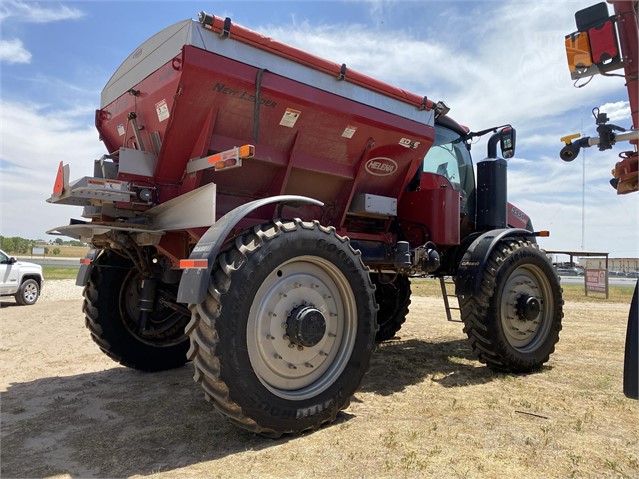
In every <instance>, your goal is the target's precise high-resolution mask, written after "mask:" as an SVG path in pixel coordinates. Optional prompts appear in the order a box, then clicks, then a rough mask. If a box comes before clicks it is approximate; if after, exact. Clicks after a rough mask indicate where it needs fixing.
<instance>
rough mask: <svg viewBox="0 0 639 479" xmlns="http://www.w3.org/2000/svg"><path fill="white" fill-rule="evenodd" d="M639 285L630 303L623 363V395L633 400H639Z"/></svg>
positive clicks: (636, 284) (636, 285) (636, 286)
mask: <svg viewBox="0 0 639 479" xmlns="http://www.w3.org/2000/svg"><path fill="white" fill-rule="evenodd" d="M638 290H639V283H635V292H634V294H633V295H632V302H631V303H630V312H629V313H628V326H627V328H626V351H625V354H624V362H623V365H624V367H623V393H624V394H625V395H626V396H627V397H629V398H632V399H639V297H638V295H639V292H638Z"/></svg>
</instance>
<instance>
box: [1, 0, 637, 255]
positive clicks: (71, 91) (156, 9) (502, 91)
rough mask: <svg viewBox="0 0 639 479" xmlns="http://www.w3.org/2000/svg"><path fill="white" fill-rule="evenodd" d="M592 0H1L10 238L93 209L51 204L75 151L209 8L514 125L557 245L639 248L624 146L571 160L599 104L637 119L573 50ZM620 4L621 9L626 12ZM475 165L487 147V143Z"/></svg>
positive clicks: (5, 202)
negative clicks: (104, 96) (130, 71)
mask: <svg viewBox="0 0 639 479" xmlns="http://www.w3.org/2000/svg"><path fill="white" fill-rule="evenodd" d="M594 3H596V1H595V0H586V1H576V0H575V1H562V2H557V1H531V0H511V1H507V0H504V1H476V2H471V1H460V2H455V1H446V2H444V1H420V2H410V1H394V0H376V1H347V2H338V1H323V2H314V1H289V2H270V1H261V2H256V1H254V2H249V1H233V2H231V1H217V2H187V1H180V2H178V1H160V2H156V1H137V2H130V1H108V2H106V1H80V2H77V1H75V2H74V1H62V2H50V1H41V2H32V1H19V0H3V1H2V3H0V82H1V83H0V175H1V176H0V178H1V183H0V234H2V235H4V236H22V237H26V238H33V239H35V238H46V239H53V238H52V237H50V236H47V235H46V234H45V231H46V230H47V229H50V228H53V227H55V226H59V225H63V224H67V223H68V219H69V218H70V217H76V218H78V217H80V213H81V209H80V208H76V207H62V206H57V205H49V204H47V203H45V199H46V198H48V197H49V196H50V192H51V189H52V185H53V180H54V177H55V174H56V171H57V165H58V163H59V161H60V160H64V162H65V163H69V164H70V165H71V177H72V179H75V178H78V177H80V176H84V175H90V174H91V173H92V164H93V160H94V159H95V158H98V157H99V156H101V155H102V154H103V153H105V150H104V147H103V146H102V144H101V143H100V142H99V140H98V134H97V132H96V130H95V128H94V126H93V119H94V111H95V109H96V108H98V106H99V97H100V92H101V90H102V88H103V87H104V85H105V84H106V82H107V81H108V80H109V78H110V76H111V74H112V73H113V72H114V71H115V70H116V68H117V67H118V66H119V65H120V63H121V62H122V61H124V59H125V58H126V57H127V56H128V55H129V54H130V53H131V52H133V51H134V50H135V49H136V48H137V46H139V45H140V44H141V43H142V42H144V40H146V39H147V38H148V37H150V36H151V35H153V34H154V33H156V32H158V31H159V30H161V29H163V28H164V27H166V26H168V25H170V24H172V23H175V22H177V21H180V20H183V19H185V18H196V16H197V13H198V12H199V11H201V10H207V11H208V12H209V13H212V14H214V15H217V16H222V17H225V16H229V17H231V18H232V20H233V21H234V22H236V23H239V24H242V25H244V26H246V27H249V28H251V29H253V30H256V31H259V32H261V33H264V34H267V35H270V36H272V37H274V38H276V39H278V40H280V41H283V42H285V43H289V44H292V45H294V46H297V47H299V48H302V49H305V50H308V51H311V52H313V53H315V54H318V55H320V56H323V57H325V58H327V59H329V60H332V61H335V62H338V63H346V64H347V65H348V66H349V68H353V69H356V70H358V71H360V72H362V73H366V74H369V75H370V76H373V77H377V78H380V79H382V80H384V81H386V82H388V83H391V84H394V85H397V86H400V87H402V88H405V89H408V90H411V91H413V92H415V93H417V94H420V95H427V96H428V97H429V98H435V99H441V100H445V101H446V103H447V104H448V105H449V106H451V113H450V114H451V116H452V117H453V118H455V119H456V120H458V121H459V122H460V123H463V124H466V125H469V126H470V127H471V128H472V129H475V130H479V129H483V128H487V127H490V126H494V125H498V124H504V123H511V124H512V125H513V126H514V127H515V128H516V129H517V133H518V135H517V138H518V150H517V155H516V157H515V158H513V159H511V160H509V172H508V182H509V200H510V201H511V202H513V203H515V204H516V205H518V206H519V207H520V208H521V209H523V210H524V211H526V212H527V213H528V214H530V216H531V217H532V219H533V224H534V225H535V227H536V228H538V229H549V230H550V231H551V237H550V238H549V239H544V240H541V241H542V242H541V245H542V246H543V247H545V248H547V249H576V250H578V249H582V246H583V247H584V249H586V250H590V251H608V252H610V253H611V255H612V256H614V257H629V256H633V257H634V256H639V247H638V246H637V236H638V223H639V222H638V217H639V207H638V202H637V195H636V194H630V195H625V196H617V195H616V193H615V191H614V190H613V189H612V188H611V187H610V185H609V183H608V180H609V179H610V170H611V168H613V167H614V164H615V162H616V161H617V153H618V151H620V149H617V150H613V151H608V152H599V151H598V150H596V149H590V150H587V152H586V155H585V158H586V159H585V161H586V167H585V171H586V193H587V195H586V199H585V205H586V208H585V229H584V230H585V236H584V237H582V173H583V155H582V156H580V158H579V159H578V160H576V161H574V162H572V163H564V162H562V161H561V160H560V159H559V157H558V152H559V150H560V148H561V144H560V143H559V138H560V137H561V136H564V135H566V134H570V133H575V132H579V131H582V132H583V133H585V134H586V135H592V134H593V133H594V121H593V118H592V115H591V110H592V108H593V107H601V108H602V110H604V111H607V112H608V114H609V116H611V118H612V119H613V120H614V122H615V123H617V124H619V125H621V126H624V127H626V128H627V127H629V126H630V125H631V120H630V115H629V107H628V104H627V95H626V90H625V87H624V86H623V82H622V81H621V80H619V79H612V78H603V77H596V78H594V79H593V80H592V81H591V82H590V84H589V85H587V86H586V87H584V88H580V89H577V88H575V87H574V86H573V83H572V81H571V80H570V75H569V73H568V68H567V66H566V60H565V54H564V49H563V39H564V35H566V34H568V33H570V32H572V31H573V30H574V29H575V24H574V12H575V11H577V10H579V9H581V8H585V7H587V6H590V5H592V4H594ZM610 9H611V7H610ZM473 155H474V158H475V160H478V159H481V158H483V156H484V155H485V146H484V144H483V143H482V144H478V145H476V146H474V147H473Z"/></svg>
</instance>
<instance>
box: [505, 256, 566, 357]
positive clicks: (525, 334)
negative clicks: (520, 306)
mask: <svg viewBox="0 0 639 479" xmlns="http://www.w3.org/2000/svg"><path fill="white" fill-rule="evenodd" d="M522 295H526V296H527V297H530V298H534V299H536V300H537V302H538V303H539V306H540V310H539V314H538V315H537V316H536V317H535V318H533V319H530V320H527V319H522V318H521V315H520V314H518V312H517V301H518V299H519V298H520V297H521V296H522ZM553 314H554V312H553V305H552V290H551V287H550V283H549V282H548V279H547V278H546V276H545V275H544V273H543V271H541V270H540V269H539V268H538V267H536V266H533V265H526V266H519V267H518V268H517V269H515V271H513V272H512V274H511V275H510V276H509V277H508V280H507V281H506V284H505V285H504V289H503V292H502V296H501V301H500V317H501V323H502V327H503V330H504V334H505V336H506V339H507V340H508V342H509V344H510V345H511V346H513V347H514V348H515V349H517V350H519V351H521V352H524V353H526V352H531V351H535V350H537V349H538V348H539V346H540V345H541V344H542V343H543V342H544V341H545V340H546V337H547V336H548V332H549V331H550V327H551V324H552V317H553Z"/></svg>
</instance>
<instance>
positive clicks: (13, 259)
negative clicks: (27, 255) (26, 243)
mask: <svg viewBox="0 0 639 479" xmlns="http://www.w3.org/2000/svg"><path fill="white" fill-rule="evenodd" d="M17 262H18V260H17V259H16V258H15V256H12V257H11V258H9V264H15V263H17Z"/></svg>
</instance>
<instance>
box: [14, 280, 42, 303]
mask: <svg viewBox="0 0 639 479" xmlns="http://www.w3.org/2000/svg"><path fill="white" fill-rule="evenodd" d="M30 284H34V285H35V287H36V296H35V298H34V299H33V300H30V299H28V298H27V297H26V292H27V287H28V286H29V285H30ZM39 297H40V285H39V284H38V282H37V281H36V280H35V279H27V280H25V281H24V282H23V283H22V284H21V285H20V290H19V291H18V297H17V298H16V300H17V301H18V303H20V304H22V305H25V306H31V305H32V304H35V303H36V301H38V298H39Z"/></svg>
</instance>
